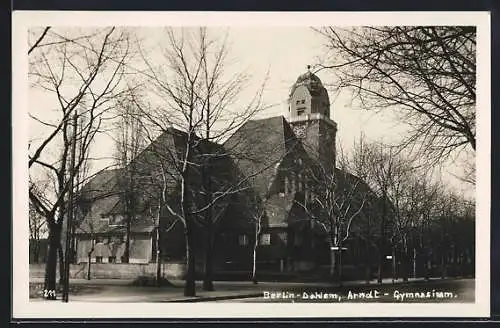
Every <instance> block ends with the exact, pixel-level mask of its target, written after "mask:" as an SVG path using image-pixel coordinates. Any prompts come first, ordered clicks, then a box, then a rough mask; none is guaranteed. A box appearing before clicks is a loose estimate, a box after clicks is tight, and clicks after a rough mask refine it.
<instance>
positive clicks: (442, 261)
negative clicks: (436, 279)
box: [440, 249, 446, 279]
mask: <svg viewBox="0 0 500 328" xmlns="http://www.w3.org/2000/svg"><path fill="white" fill-rule="evenodd" d="M440 271H441V279H444V278H445V277H446V263H445V259H444V251H443V249H441V270H440Z"/></svg>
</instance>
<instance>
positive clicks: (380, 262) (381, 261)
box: [377, 251, 385, 284]
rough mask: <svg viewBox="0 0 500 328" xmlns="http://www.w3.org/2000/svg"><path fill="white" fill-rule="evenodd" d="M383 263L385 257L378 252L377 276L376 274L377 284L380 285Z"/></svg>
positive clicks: (382, 253)
mask: <svg viewBox="0 0 500 328" xmlns="http://www.w3.org/2000/svg"><path fill="white" fill-rule="evenodd" d="M384 261H385V256H384V252H383V251H380V253H379V256H378V274H377V283H379V284H381V283H382V279H383V277H384V263H385V262H384Z"/></svg>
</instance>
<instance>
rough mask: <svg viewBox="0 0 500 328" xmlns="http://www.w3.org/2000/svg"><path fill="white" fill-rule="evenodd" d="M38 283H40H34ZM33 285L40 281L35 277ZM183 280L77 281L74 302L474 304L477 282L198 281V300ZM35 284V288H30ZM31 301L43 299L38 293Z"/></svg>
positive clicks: (73, 282) (73, 292)
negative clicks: (207, 286) (150, 283)
mask: <svg viewBox="0 0 500 328" xmlns="http://www.w3.org/2000/svg"><path fill="white" fill-rule="evenodd" d="M35 281H36V282H35ZM32 284H36V285H39V286H40V287H41V283H40V281H38V280H37V279H33V281H32ZM183 285H184V282H183V281H173V284H172V285H171V286H164V287H161V288H158V287H139V286H131V285H130V282H129V281H127V280H117V279H115V280H110V279H95V280H92V281H87V280H73V281H72V283H71V286H72V287H71V289H70V301H81V302H208V301H210V302H214V301H215V302H271V303H273V302H331V303H335V302H384V303H390V302H393V303H394V302H400V303H406V302H417V303H422V302H424V303H429V302H459V303H462V302H474V297H475V296H474V292H475V282H474V279H453V278H452V279H445V280H441V279H437V278H434V279H432V280H430V281H427V282H426V281H424V280H421V279H419V280H410V281H409V282H403V281H401V280H399V281H397V282H396V283H394V284H393V283H392V281H391V280H390V279H385V280H384V281H383V284H377V283H376V282H375V281H371V283H370V284H369V285H366V284H365V283H364V282H362V281H354V282H345V284H344V285H343V286H338V285H334V284H331V283H300V282H295V283H292V282H259V284H257V285H254V284H252V283H251V282H249V281H216V282H214V285H215V291H211V292H207V291H203V290H202V286H201V285H202V284H201V281H200V282H197V288H196V289H197V291H196V294H197V296H196V297H185V296H184V295H183ZM32 286H35V285H32ZM31 298H32V299H33V300H36V301H43V299H42V298H41V295H40V294H39V293H33V295H32V296H31Z"/></svg>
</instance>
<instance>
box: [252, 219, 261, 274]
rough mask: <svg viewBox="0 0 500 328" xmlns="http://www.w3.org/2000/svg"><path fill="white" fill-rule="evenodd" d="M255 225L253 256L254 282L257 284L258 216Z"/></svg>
mask: <svg viewBox="0 0 500 328" xmlns="http://www.w3.org/2000/svg"><path fill="white" fill-rule="evenodd" d="M258 220H259V221H258V222H256V226H255V240H254V243H253V256H252V282H253V283H254V284H257V247H258V245H259V234H260V218H258Z"/></svg>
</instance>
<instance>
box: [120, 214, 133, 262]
mask: <svg viewBox="0 0 500 328" xmlns="http://www.w3.org/2000/svg"><path fill="white" fill-rule="evenodd" d="M130 221H132V218H131V215H130V214H129V215H128V217H127V222H126V228H125V229H126V231H125V250H124V251H123V260H122V262H123V263H129V261H130V230H131V225H132V224H131V222H130Z"/></svg>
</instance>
